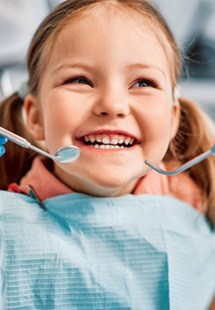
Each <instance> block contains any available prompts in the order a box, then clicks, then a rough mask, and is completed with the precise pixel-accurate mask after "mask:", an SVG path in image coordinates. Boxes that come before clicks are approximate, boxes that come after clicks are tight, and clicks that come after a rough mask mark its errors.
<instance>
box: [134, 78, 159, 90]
mask: <svg viewBox="0 0 215 310" xmlns="http://www.w3.org/2000/svg"><path fill="white" fill-rule="evenodd" d="M140 82H143V83H144V84H146V85H145V86H142V88H144V87H152V88H158V87H159V85H158V82H157V81H156V80H155V79H153V78H140V79H138V80H137V81H136V82H135V83H133V84H132V86H131V87H134V85H135V84H137V83H140ZM140 88H141V87H140Z"/></svg>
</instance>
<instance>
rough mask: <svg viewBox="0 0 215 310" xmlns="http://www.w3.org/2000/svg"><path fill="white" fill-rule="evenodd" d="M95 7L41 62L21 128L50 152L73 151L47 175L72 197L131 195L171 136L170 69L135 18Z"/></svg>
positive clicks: (72, 24) (146, 27)
mask: <svg viewBox="0 0 215 310" xmlns="http://www.w3.org/2000/svg"><path fill="white" fill-rule="evenodd" d="M109 9H110V10H109V11H108V10H107V7H105V6H100V7H97V8H94V9H92V10H91V11H89V12H88V13H87V14H85V15H84V16H81V17H79V18H73V19H72V20H71V21H70V22H69V23H67V25H66V26H65V27H64V29H63V30H62V31H61V32H60V34H58V36H57V38H56V42H55V44H54V46H53V48H52V50H51V53H50V55H48V57H47V55H45V57H47V61H48V63H47V64H46V67H45V69H44V72H43V75H42V79H41V87H40V92H39V96H38V97H37V98H35V97H33V96H31V95H29V96H28V97H27V98H26V102H25V107H26V113H27V121H28V126H29V128H30V130H31V132H32V134H33V135H34V137H35V138H36V139H43V138H44V139H45V141H46V146H47V149H48V151H49V152H50V153H55V152H56V150H57V149H58V148H60V147H62V146H67V145H71V144H74V145H76V146H78V147H79V148H80V151H81V155H80V157H79V158H78V159H77V160H76V161H75V162H72V163H69V164H57V163H56V166H55V174H56V175H57V177H58V178H60V179H61V180H62V181H63V182H64V183H66V184H67V185H69V186H70V187H71V188H73V189H74V190H76V191H80V192H84V193H88V194H92V195H101V196H103V195H104V196H105V195H107V196H117V195H122V194H126V193H131V192H132V190H133V188H134V187H135V185H136V183H137V181H138V179H139V178H140V177H142V176H143V175H145V174H146V173H147V172H148V170H149V168H148V166H147V165H146V164H145V160H146V159H147V160H149V161H151V162H153V163H155V164H158V163H159V162H160V161H161V160H162V158H163V156H164V154H165V153H166V150H167V148H168V144H169V142H170V140H171V138H172V137H173V136H174V134H175V132H176V129H177V120H178V107H177V105H176V104H175V103H174V102H173V99H172V91H171V80H170V64H169V63H168V59H167V56H166V54H165V52H164V49H163V47H162V46H161V44H160V42H159V40H158V37H157V36H156V35H155V33H154V32H153V30H152V28H151V27H150V26H149V24H148V23H149V22H148V20H147V19H145V18H143V17H142V16H140V15H138V14H135V13H132V12H131V11H125V10H122V9H117V8H115V9H114V8H110V7H109Z"/></svg>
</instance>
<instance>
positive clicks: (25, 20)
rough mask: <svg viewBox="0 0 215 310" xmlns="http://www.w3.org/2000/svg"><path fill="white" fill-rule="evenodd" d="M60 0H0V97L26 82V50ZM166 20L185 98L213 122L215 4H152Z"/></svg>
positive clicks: (209, 0)
mask: <svg viewBox="0 0 215 310" xmlns="http://www.w3.org/2000/svg"><path fill="white" fill-rule="evenodd" d="M60 2H62V0H7V1H5V0H0V99H2V98H4V97H6V96H8V95H10V94H11V93H13V92H14V91H16V90H18V89H19V87H20V85H21V83H22V81H24V80H26V78H27V74H26V69H25V59H26V58H25V57H26V51H27V48H28V45H29V42H30V40H31V37H32V35H33V33H34V31H35V30H36V28H37V26H38V25H39V23H40V22H41V21H42V19H43V18H44V17H45V16H46V15H47V14H48V12H49V11H50V10H52V9H53V8H54V7H55V6H56V5H57V4H59V3H60ZM152 2H153V3H154V4H155V6H156V7H158V8H159V9H160V11H161V12H162V14H163V15H164V17H165V18H166V20H167V22H168V24H169V26H170V28H171V29H172V31H173V34H174V35H175V38H176V41H177V43H178V45H179V46H180V49H181V53H182V55H183V58H184V66H183V71H182V75H181V80H180V89H181V94H182V95H183V96H188V97H189V98H191V99H194V100H196V101H198V102H199V103H200V105H201V106H202V107H203V109H204V110H205V111H206V112H207V113H208V114H210V116H211V117H212V118H213V119H214V120H215V31H214V29H215V0H189V1H187V0H152Z"/></svg>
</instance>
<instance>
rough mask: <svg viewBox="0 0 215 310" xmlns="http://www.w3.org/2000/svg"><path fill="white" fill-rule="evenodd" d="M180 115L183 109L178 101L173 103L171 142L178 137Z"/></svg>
mask: <svg viewBox="0 0 215 310" xmlns="http://www.w3.org/2000/svg"><path fill="white" fill-rule="evenodd" d="M180 114H181V108H180V103H179V101H178V99H177V100H175V101H174V102H173V107H172V128H171V140H172V139H173V138H174V137H175V136H176V134H177V131H178V127H179V123H180Z"/></svg>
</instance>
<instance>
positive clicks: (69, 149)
mask: <svg viewBox="0 0 215 310" xmlns="http://www.w3.org/2000/svg"><path fill="white" fill-rule="evenodd" d="M0 135H2V136H4V137H6V138H8V140H10V141H11V142H13V143H15V144H18V145H19V146H21V147H24V148H28V149H31V150H33V151H35V152H37V153H39V154H42V155H43V156H46V157H48V158H51V159H52V160H55V161H58V162H60V163H69V162H71V161H74V160H76V159H77V158H78V157H79V155H80V149H79V148H78V147H77V146H75V145H71V146H66V147H62V148H60V149H58V150H57V152H56V153H55V155H51V154H49V153H47V152H45V151H43V150H41V149H40V148H38V147H36V146H34V145H32V144H31V143H30V142H29V141H28V140H26V139H24V138H22V137H20V136H18V135H16V134H15V133H13V132H11V131H9V130H7V129H5V128H2V127H0Z"/></svg>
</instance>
